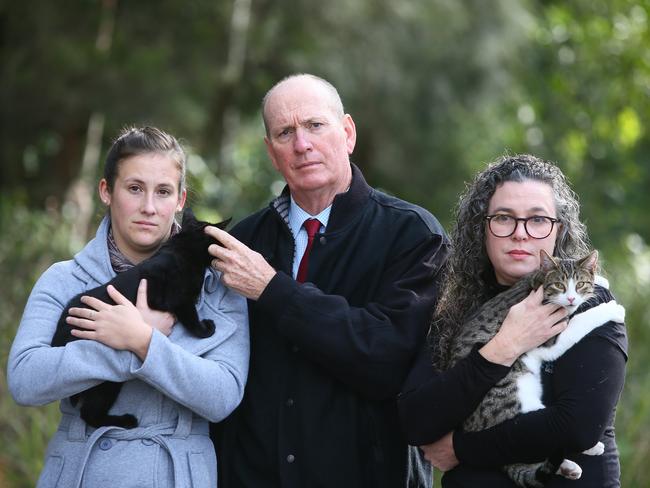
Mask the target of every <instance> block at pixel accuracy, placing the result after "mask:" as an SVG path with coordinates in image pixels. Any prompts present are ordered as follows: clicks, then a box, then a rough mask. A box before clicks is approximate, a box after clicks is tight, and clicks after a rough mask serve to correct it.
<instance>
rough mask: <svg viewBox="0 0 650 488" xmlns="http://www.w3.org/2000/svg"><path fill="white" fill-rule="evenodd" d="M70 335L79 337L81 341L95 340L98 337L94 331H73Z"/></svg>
mask: <svg viewBox="0 0 650 488" xmlns="http://www.w3.org/2000/svg"><path fill="white" fill-rule="evenodd" d="M70 334H72V335H73V336H75V337H78V338H79V339H94V338H95V337H96V336H97V333H96V332H95V331H94V330H79V329H72V330H71V331H70Z"/></svg>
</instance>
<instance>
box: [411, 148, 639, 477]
mask: <svg viewBox="0 0 650 488" xmlns="http://www.w3.org/2000/svg"><path fill="white" fill-rule="evenodd" d="M588 249H589V246H588V238H587V233H586V229H585V226H584V225H583V224H582V223H581V222H580V220H579V204H578V201H577V198H576V195H575V194H574V192H573V191H572V190H571V189H570V188H569V186H568V184H567V182H566V180H565V178H564V175H563V174H562V173H561V171H560V170H559V169H558V168H557V167H556V166H555V165H553V164H551V163H549V162H547V161H544V160H541V159H539V158H536V157H534V156H530V155H518V156H506V157H503V158H501V159H500V160H498V161H496V162H495V163H493V164H491V165H489V166H488V167H487V168H486V169H485V170H483V171H482V172H481V173H479V174H478V175H477V176H476V178H475V179H474V181H473V183H472V184H471V185H470V186H469V187H468V189H467V191H466V192H465V193H464V194H463V196H462V197H461V199H460V202H459V205H458V208H457V210H456V226H455V229H454V230H453V232H452V253H451V255H450V258H449V261H448V263H447V270H446V273H445V278H444V281H443V284H442V287H443V288H442V294H441V299H440V302H439V304H438V307H437V309H436V312H435V316H434V320H433V323H432V327H431V332H430V335H429V344H427V347H425V348H424V350H423V351H422V354H421V355H420V357H419V358H418V359H417V361H416V363H415V365H414V367H413V369H412V371H411V374H410V376H409V378H408V379H407V382H406V384H405V385H404V388H403V392H402V393H401V394H400V396H399V399H398V403H399V409H400V416H401V419H402V426H403V430H404V433H405V435H406V437H407V440H408V441H409V443H410V444H412V445H416V446H420V447H421V448H422V450H423V451H424V454H425V457H426V459H427V460H429V461H430V462H431V463H432V465H433V466H435V467H437V468H439V469H440V470H442V471H445V472H446V473H445V475H444V476H443V478H442V486H443V487H445V488H450V487H479V486H480V487H514V486H515V484H514V483H513V482H512V481H511V480H510V479H509V478H508V477H507V476H506V475H505V474H504V473H503V472H502V471H501V469H500V468H501V467H502V466H504V465H506V464H513V463H530V462H539V461H543V460H545V459H551V460H558V464H559V461H561V459H562V458H564V457H568V458H570V459H572V460H574V461H576V462H577V463H578V464H579V465H580V466H581V467H582V469H583V474H582V478H581V479H580V480H567V479H565V478H562V477H561V476H553V477H552V478H551V479H550V480H549V481H548V482H547V484H546V485H545V486H548V487H560V486H570V487H573V488H579V487H586V486H591V487H595V486H597V487H618V486H620V483H619V478H620V467H619V460H618V450H617V447H616V442H615V439H614V412H615V408H616V404H617V402H618V399H619V396H620V393H621V389H622V387H623V381H624V377H625V363H626V360H627V338H626V335H625V328H624V326H623V325H621V324H614V323H608V324H606V326H604V327H598V328H596V329H595V330H594V331H593V332H591V333H590V334H589V335H588V336H586V337H585V338H584V339H582V340H581V341H580V342H578V343H577V344H576V345H575V346H574V347H573V348H572V349H570V350H569V351H567V352H566V353H565V354H564V355H563V356H561V357H560V358H558V359H557V360H556V361H555V362H554V363H546V364H545V365H544V367H543V371H542V377H543V378H542V384H543V391H544V396H543V402H544V404H545V405H546V408H545V409H542V410H537V411H533V412H529V413H526V414H522V415H519V416H517V417H516V418H515V419H512V420H509V421H506V422H504V423H502V424H499V425H497V426H495V427H492V428H490V429H487V430H484V431H480V432H462V431H461V430H460V427H461V425H462V423H463V421H464V420H465V418H467V417H468V416H469V415H470V414H471V413H472V412H473V411H474V410H475V409H476V407H477V406H478V405H479V403H480V402H481V399H482V398H483V396H484V395H485V393H486V392H487V391H488V390H489V389H490V388H492V387H493V386H494V385H495V384H496V383H497V382H498V381H499V380H501V379H502V378H503V377H505V376H506V374H507V373H508V371H509V369H510V367H511V366H512V364H513V363H514V362H515V360H516V359H517V358H518V357H519V356H521V355H522V354H523V353H525V352H527V351H529V350H530V349H533V348H535V347H537V346H539V345H540V344H542V343H544V342H545V341H546V340H547V339H549V338H550V337H553V336H554V335H556V334H559V333H560V332H562V330H564V329H565V328H566V325H567V317H566V312H565V311H564V309H560V310H558V309H557V307H556V306H554V305H551V304H547V305H543V304H542V290H541V288H540V289H538V290H536V291H533V292H531V294H530V295H529V296H528V297H527V298H525V299H524V300H523V301H522V302H520V303H518V304H517V305H514V306H513V307H512V308H511V309H510V311H509V312H508V315H507V316H506V318H505V319H504V321H503V323H502V324H501V328H500V329H499V332H498V333H497V334H496V335H495V336H494V337H493V338H492V339H491V340H490V341H488V342H487V343H486V344H483V345H479V346H478V347H476V348H475V349H474V350H473V351H472V352H471V353H470V354H469V356H468V357H466V358H464V359H462V360H460V361H458V362H457V363H456V364H455V366H453V367H452V368H451V369H449V370H446V371H440V368H437V367H436V363H437V360H438V359H439V358H440V357H441V354H443V353H444V350H445V347H446V344H447V343H448V342H447V341H448V339H449V338H450V337H451V336H452V335H453V333H454V331H455V330H456V329H457V328H458V327H460V326H461V325H462V324H463V323H464V321H465V320H467V318H468V317H469V316H471V315H472V314H473V313H474V312H475V311H476V310H477V309H478V308H479V307H480V306H481V305H482V304H483V303H485V302H486V301H487V300H489V299H490V298H492V297H494V296H496V295H497V294H498V293H500V292H502V291H504V290H506V289H507V288H508V287H509V286H511V285H512V284H514V283H515V282H517V281H518V280H519V279H520V278H522V277H523V276H525V275H527V274H529V273H531V272H533V271H535V270H536V269H538V268H539V264H540V251H541V250H544V251H546V252H547V253H548V254H551V255H555V256H558V257H560V258H565V257H578V256H584V255H586V254H587V252H588ZM611 299H612V296H611V295H610V293H609V291H608V290H607V289H605V288H602V287H599V286H596V294H595V297H594V298H592V299H590V300H589V301H588V302H587V304H585V305H584V306H585V307H593V306H596V305H598V304H599V303H603V302H607V301H609V300H611ZM597 441H601V442H603V444H604V445H605V452H604V453H603V454H602V455H600V456H586V455H583V454H581V452H582V451H584V450H586V449H588V448H590V447H592V446H594V444H596V442H597Z"/></svg>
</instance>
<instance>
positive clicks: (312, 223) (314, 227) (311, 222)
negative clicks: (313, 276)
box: [296, 219, 320, 283]
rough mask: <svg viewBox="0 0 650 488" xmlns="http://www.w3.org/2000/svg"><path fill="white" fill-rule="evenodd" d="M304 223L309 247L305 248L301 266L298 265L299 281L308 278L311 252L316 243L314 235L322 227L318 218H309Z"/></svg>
mask: <svg viewBox="0 0 650 488" xmlns="http://www.w3.org/2000/svg"><path fill="white" fill-rule="evenodd" d="M302 225H303V227H304V228H305V230H306V231H307V247H306V248H305V254H303V255H302V259H301V260H300V266H298V274H297V275H296V281H298V282H299V283H304V282H305V280H306V279H307V266H308V264H309V252H310V251H311V247H312V246H313V245H314V236H315V235H316V233H317V232H318V229H320V222H319V221H318V219H307V220H305V221H304V222H303V224H302Z"/></svg>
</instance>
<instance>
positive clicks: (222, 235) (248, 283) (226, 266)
mask: <svg viewBox="0 0 650 488" xmlns="http://www.w3.org/2000/svg"><path fill="white" fill-rule="evenodd" d="M205 233H206V234H208V235H209V236H211V237H213V238H214V239H216V240H217V241H219V242H220V243H221V244H222V245H223V247H221V246H219V245H217V244H212V245H211V246H210V247H209V248H208V252H209V253H210V254H212V256H214V260H213V261H212V267H213V268H214V269H216V270H217V271H221V273H222V275H223V277H222V280H223V283H224V284H225V285H226V286H227V287H229V288H232V289H233V290H235V291H236V292H237V293H239V294H241V295H244V296H245V297H246V298H251V299H253V300H257V299H258V298H259V297H260V295H261V294H262V292H263V291H264V289H265V288H266V286H267V285H268V284H269V282H270V281H271V279H273V277H274V276H275V273H276V271H275V270H274V269H273V267H272V266H271V265H270V264H269V263H267V262H266V260H265V259H264V257H263V256H262V255H261V254H260V253H258V252H255V251H253V250H252V249H250V248H249V247H248V246H246V245H245V244H243V243H242V242H239V241H238V240H237V239H235V238H234V237H233V236H231V235H230V234H228V233H227V232H225V231H223V230H221V229H218V228H216V227H212V226H208V227H206V228H205Z"/></svg>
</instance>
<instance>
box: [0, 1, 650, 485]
mask: <svg viewBox="0 0 650 488" xmlns="http://www.w3.org/2000/svg"><path fill="white" fill-rule="evenodd" d="M649 14H650V3H649V2H648V0H643V1H628V0H573V1H564V0H562V1H560V0H558V1H553V0H544V1H541V0H540V1H533V0H492V1H489V2H486V1H484V0H411V1H407V0H329V1H327V2H322V1H315V0H291V1H289V0H186V1H182V2H181V1H178V0H155V1H154V0H139V1H137V2H127V1H120V0H61V1H58V2H51V1H46V0H27V1H22V2H9V1H5V2H0V54H1V57H0V59H1V65H0V70H1V76H0V117H1V119H0V278H1V281H0V283H1V284H0V368H2V374H1V375H0V436H1V438H2V441H3V442H2V443H0V486H2V487H5V486H6V487H27V486H33V485H34V483H35V480H36V478H37V476H38V473H39V470H40V467H41V463H42V459H43V451H44V448H45V445H46V442H47V439H48V438H49V436H50V435H51V433H52V432H53V430H54V429H55V428H56V423H57V419H58V409H57V406H56V405H49V406H46V407H43V408H19V407H17V406H16V405H15V404H14V403H13V401H12V399H11V398H10V396H9V395H8V393H7V389H6V378H5V366H6V360H7V355H8V351H9V347H10V344H11V340H12V337H13V334H14V332H15V328H16V327H17V325H18V323H19V320H20V316H21V313H22V309H23V306H24V304H25V301H26V298H27V295H28V293H29V291H30V289H31V287H32V285H33V283H34V281H35V279H36V278H37V277H38V276H39V275H40V273H42V272H43V270H44V269H45V268H46V267H47V266H49V265H50V264H51V263H52V262H54V261H57V260H61V259H68V258H69V257H70V256H71V255H72V254H73V253H74V252H76V251H77V250H79V249H80V247H81V245H82V244H83V243H84V242H85V241H86V240H87V239H88V237H89V236H90V235H91V234H92V233H93V232H94V227H95V225H96V223H97V221H98V219H99V217H100V212H101V210H100V208H99V206H98V205H97V203H98V202H97V198H96V182H97V181H98V179H99V175H100V170H101V167H102V163H101V161H102V158H103V155H104V154H105V151H106V149H107V147H108V145H109V144H110V142H111V139H112V138H113V137H115V135H116V134H117V132H118V131H119V130H120V129H121V128H122V127H123V126H125V125H128V124H136V125H140V124H153V125H157V126H160V127H162V128H164V129H166V130H168V131H170V132H172V133H173V134H175V135H177V136H179V137H181V138H182V139H183V140H184V142H185V144H186V145H187V147H188V148H189V151H190V153H191V158H190V165H189V170H190V173H191V177H190V180H189V182H190V185H191V188H192V193H191V197H190V202H191V204H192V205H193V206H194V207H195V208H197V207H198V209H199V211H200V212H201V213H202V214H203V215H204V216H206V217H207V216H208V215H209V216H212V217H215V216H216V214H219V215H221V216H231V215H232V216H234V217H235V219H236V220H237V219H239V218H241V217H242V216H244V215H246V214H247V213H249V212H251V211H253V210H254V209H257V208H259V207H260V206H262V205H264V204H265V203H266V201H268V199H269V198H270V197H271V196H272V195H274V194H276V193H277V192H278V191H279V189H280V188H281V187H282V185H281V182H280V181H279V178H278V175H277V174H275V173H274V171H273V170H272V168H271V165H270V164H269V163H268V161H267V159H266V154H265V150H264V145H263V143H262V136H263V128H262V125H261V122H260V113H259V104H260V100H261V97H262V96H263V94H264V92H265V91H266V90H267V89H268V88H269V87H270V86H271V85H272V84H273V83H274V82H276V81H277V80H279V79H281V78H282V77H284V76H286V75H287V74H290V73H293V72H311V73H314V74H317V75H320V76H323V77H325V78H327V79H328V80H330V81H331V82H332V83H333V84H334V85H335V86H337V87H338V88H339V91H340V93H341V95H342V97H343V100H344V103H345V105H346V110H347V111H348V112H349V113H351V114H352V115H353V116H354V119H355V121H356V123H357V129H358V132H359V134H358V145H357V149H356V150H355V153H354V155H353V160H354V161H355V162H356V163H357V164H358V165H359V166H360V167H361V168H362V169H363V171H364V172H365V174H366V177H367V179H368V180H369V181H370V182H371V183H372V184H373V185H375V186H378V187H380V188H382V189H384V190H385V191H387V192H390V193H393V194H395V195H398V196H400V197H402V198H405V199H407V200H411V201H413V202H416V203H418V204H419V205H421V206H423V207H425V208H427V209H429V210H431V211H432V212H433V213H434V214H436V215H437V216H438V217H439V219H440V220H441V221H442V222H443V224H445V225H446V226H449V224H450V218H451V217H450V216H451V210H452V208H453V206H454V204H455V202H456V199H457V196H458V195H459V193H460V192H461V190H462V189H463V187H464V182H465V181H467V180H468V179H469V178H470V177H471V175H472V174H473V173H474V172H476V171H477V170H479V169H480V168H482V167H483V166H484V164H485V163H486V162H488V161H491V160H493V159H495V158H496V157H498V156H499V155H501V154H503V153H504V152H510V153H517V152H531V153H534V154H536V155H539V156H542V157H545V158H548V159H551V160H554V161H557V162H558V164H559V165H560V166H561V167H562V169H563V170H564V171H565V173H566V174H567V176H568V177H569V179H570V181H571V182H572V184H573V186H574V188H575V189H576V191H577V192H578V194H579V195H580V197H581V201H582V212H583V218H584V220H585V222H586V223H587V226H588V228H589V229H590V234H591V238H592V241H593V244H594V246H595V247H596V248H598V249H599V250H600V252H601V256H602V257H603V260H604V265H605V269H606V271H607V274H608V276H609V278H610V281H611V283H612V289H613V291H614V293H615V294H616V295H617V296H618V298H619V301H620V302H622V303H623V304H624V305H625V306H626V307H627V312H628V315H627V317H628V324H627V325H628V331H629V336H630V343H631V354H630V361H629V363H628V376H627V382H626V388H625V391H624V393H623V397H622V400H621V403H620V405H619V410H618V417H617V431H618V432H617V437H618V441H619V447H620V451H621V460H622V469H623V479H622V485H623V486H625V487H626V488H634V487H647V486H650V470H648V469H647V459H649V458H650V393H649V392H650V376H649V375H648V372H647V371H648V370H647V368H646V367H645V365H646V364H647V363H648V361H649V359H650V348H649V347H648V346H649V345H650V330H649V328H648V323H649V320H648V318H649V317H648V315H649V311H648V309H647V304H648V303H649V302H650V287H649V285H650V250H649V248H648V242H649V240H650V191H649V189H650V164H649V159H650V158H649V155H650V132H649V128H650V120H649V117H650V98H649V95H650V49H649V48H650V43H649V40H650V32H649V25H648V24H649V19H648V15H649ZM44 374H47V372H44Z"/></svg>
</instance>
